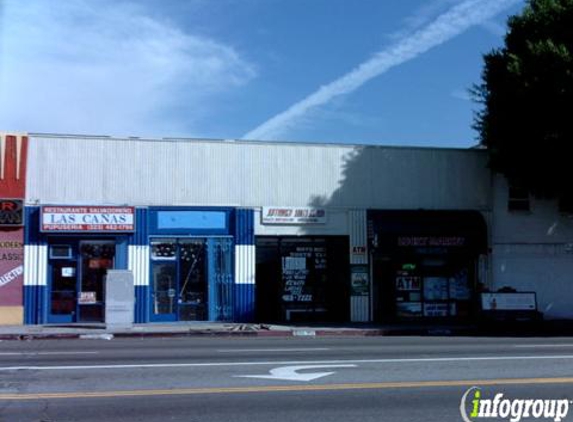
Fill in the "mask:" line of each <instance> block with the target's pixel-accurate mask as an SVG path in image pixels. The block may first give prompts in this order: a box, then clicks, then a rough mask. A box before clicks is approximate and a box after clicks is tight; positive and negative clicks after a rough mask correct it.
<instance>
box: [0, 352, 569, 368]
mask: <svg viewBox="0 0 573 422" xmlns="http://www.w3.org/2000/svg"><path fill="white" fill-rule="evenodd" d="M550 359H567V360H573V355H555V356H466V357H456V358H412V359H362V360H360V359H348V360H313V361H308V360H302V361H301V360H297V361H275V362H273V361H262V362H208V363H142V364H129V365H71V366H4V367H0V371H22V370H32V371H62V370H89V369H138V368H141V369H143V368H202V367H216V366H218V367H220V366H281V365H338V364H342V365H343V364H360V363H426V362H445V363H448V362H472V361H473V362H483V361H505V360H550Z"/></svg>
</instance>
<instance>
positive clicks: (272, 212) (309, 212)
mask: <svg viewBox="0 0 573 422" xmlns="http://www.w3.org/2000/svg"><path fill="white" fill-rule="evenodd" d="M262 223H263V224H326V210H325V209H324V208H312V207H263V213H262Z"/></svg>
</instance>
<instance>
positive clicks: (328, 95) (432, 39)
mask: <svg viewBox="0 0 573 422" xmlns="http://www.w3.org/2000/svg"><path fill="white" fill-rule="evenodd" d="M522 2H523V0H465V1H463V2H462V3H460V4H458V5H456V6H454V7H452V8H451V9H449V10H448V11H447V12H445V13H443V14H442V15H440V16H438V17H437V18H436V19H434V20H433V21H432V22H430V23H429V24H428V25H426V26H425V27H423V28H422V29H419V30H417V31H415V32H414V33H412V34H410V35H408V36H407V37H404V38H402V39H400V40H398V41H397V42H395V43H393V44H392V45H391V46H389V47H388V48H386V49H385V50H382V51H379V52H377V53H375V54H374V56H373V57H372V58H371V59H369V60H367V61H365V62H363V63H361V64H360V65H358V66H357V67H356V68H354V69H353V70H351V71H350V72H348V73H347V74H346V75H344V76H342V77H340V78H338V79H336V80H334V81H333V82H331V83H329V84H327V85H323V86H321V87H320V88H319V89H318V90H316V91H315V92H313V93H312V94H310V95H309V96H307V97H306V98H304V99H303V100H301V101H299V102H297V103H295V104H293V105H292V106H290V107H289V108H288V109H287V110H285V111H283V112H281V113H279V114H277V115H276V116H274V117H272V118H270V119H269V120H267V121H266V122H264V123H263V124H261V125H259V126H258V127H256V128H255V129H253V130H251V131H250V132H248V133H246V134H245V135H243V137H242V138H243V139H276V138H277V137H279V136H280V135H281V134H282V133H284V132H286V131H287V130H288V129H289V128H290V127H292V126H295V125H296V122H297V119H299V118H301V117H303V116H304V115H305V114H306V113H307V112H309V111H310V110H312V109H314V108H316V107H319V106H321V105H324V104H327V103H328V102H330V101H331V100H332V99H333V98H335V97H337V96H340V95H344V94H349V93H351V92H353V91H354V90H356V89H358V88H359V87H361V86H362V85H363V84H365V83H366V82H368V81H369V80H370V79H373V78H375V77H376V76H379V75H381V74H383V73H384V72H386V71H387V70H389V69H391V68H392V67H394V66H398V65H400V64H402V63H405V62H407V61H408V60H412V59H414V58H416V57H417V56H419V55H420V54H422V53H425V52H426V51H428V50H430V49H431V48H433V47H436V46H438V45H440V44H442V43H444V42H446V41H448V40H450V39H452V38H454V37H456V36H457V35H459V34H461V33H462V32H464V31H465V30H467V29H468V28H470V27H472V26H474V25H477V24H479V23H481V22H484V21H486V20H488V19H490V18H492V17H494V16H495V15H497V14H498V13H500V12H501V11H503V10H505V9H507V8H508V7H511V6H513V5H515V4H518V3H522Z"/></svg>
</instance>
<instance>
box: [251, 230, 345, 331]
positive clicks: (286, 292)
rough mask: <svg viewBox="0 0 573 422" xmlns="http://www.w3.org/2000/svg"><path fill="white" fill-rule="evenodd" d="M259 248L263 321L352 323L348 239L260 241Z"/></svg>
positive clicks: (259, 307)
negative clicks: (349, 303)
mask: <svg viewBox="0 0 573 422" xmlns="http://www.w3.org/2000/svg"><path fill="white" fill-rule="evenodd" d="M256 248H257V252H256V259H257V269H256V277H257V278H256V283H257V288H256V292H257V299H256V304H257V310H256V311H257V315H258V316H257V319H259V320H261V321H332V320H338V321H346V320H348V317H349V307H348V302H349V300H348V297H349V295H350V285H349V283H348V280H349V279H350V274H349V262H348V261H349V258H348V239H347V238H346V237H342V236H322V237H289V236H284V237H270V236H260V237H258V238H257V240H256Z"/></svg>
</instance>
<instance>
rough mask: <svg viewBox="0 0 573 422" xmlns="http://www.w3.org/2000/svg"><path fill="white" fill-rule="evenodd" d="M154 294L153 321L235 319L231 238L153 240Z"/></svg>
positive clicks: (152, 287)
mask: <svg viewBox="0 0 573 422" xmlns="http://www.w3.org/2000/svg"><path fill="white" fill-rule="evenodd" d="M151 296H152V297H151V307H152V309H151V319H152V321H232V319H233V241H232V239H231V238H226V237H213V238H203V237H202V238H178V239H172V238H171V239H165V238H162V239H154V240H153V241H152V242H151Z"/></svg>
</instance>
